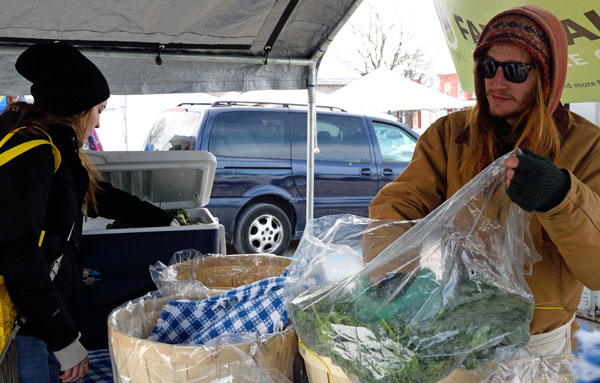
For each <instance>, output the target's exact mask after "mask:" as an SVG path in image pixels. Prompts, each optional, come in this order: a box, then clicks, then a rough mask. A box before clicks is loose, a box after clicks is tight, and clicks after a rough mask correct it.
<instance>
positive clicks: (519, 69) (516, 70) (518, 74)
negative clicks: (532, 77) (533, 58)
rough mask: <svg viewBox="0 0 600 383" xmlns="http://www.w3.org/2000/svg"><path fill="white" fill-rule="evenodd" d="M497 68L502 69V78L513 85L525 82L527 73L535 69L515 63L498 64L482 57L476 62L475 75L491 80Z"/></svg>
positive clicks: (529, 65)
mask: <svg viewBox="0 0 600 383" xmlns="http://www.w3.org/2000/svg"><path fill="white" fill-rule="evenodd" d="M499 66H500V67H502V73H503V74H504V78H505V79H507V80H508V81H510V82H514V83H521V82H523V81H525V80H527V75H529V71H530V70H531V69H533V68H535V65H534V64H525V63H520V62H517V61H506V62H500V61H496V60H494V59H491V58H489V57H483V58H480V59H479V61H478V62H477V74H479V75H480V76H482V77H485V78H492V77H494V76H495V75H496V71H497V70H498V67H499Z"/></svg>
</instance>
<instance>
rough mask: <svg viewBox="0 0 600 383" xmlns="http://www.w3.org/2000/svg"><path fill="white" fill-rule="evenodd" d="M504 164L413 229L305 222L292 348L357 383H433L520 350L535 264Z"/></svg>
mask: <svg viewBox="0 0 600 383" xmlns="http://www.w3.org/2000/svg"><path fill="white" fill-rule="evenodd" d="M507 157H508V155H507V156H504V157H502V158H500V159H498V160H497V161H495V162H494V163H493V164H491V165H490V166H489V167H488V168H486V169H485V170H484V171H483V172H482V173H480V174H479V175H478V176H477V177H475V178H474V179H473V180H471V181H470V182H469V183H468V184H467V185H465V187H463V188H462V189H461V190H459V191H458V192H457V193H456V194H455V195H454V196H453V197H452V198H450V199H449V200H448V201H446V202H445V203H443V204H442V205H441V206H439V207H438V208H437V209H436V210H435V211H433V212H432V213H431V214H429V215H428V216H427V217H425V218H423V219H422V220H420V221H418V222H416V221H406V222H385V221H375V220H368V219H366V218H360V217H354V216H329V217H323V218H319V219H315V220H314V221H313V222H309V225H308V226H307V228H306V230H305V234H304V236H303V238H302V240H301V241H300V243H299V245H298V248H297V250H296V254H295V257H294V260H293V262H292V265H291V266H290V269H289V282H288V284H287V285H286V290H285V291H286V297H285V299H286V307H287V310H288V314H289V315H290V317H291V318H292V322H293V324H294V327H295V329H296V333H297V335H298V338H299V339H300V340H302V341H303V343H304V344H305V345H306V346H307V347H308V348H309V349H311V350H312V351H314V352H316V353H317V354H319V355H323V356H327V357H329V358H331V359H332V361H333V362H334V363H335V364H336V365H338V366H340V367H342V368H343V369H344V371H345V372H346V373H347V375H348V376H349V378H350V379H352V380H353V381H361V382H374V381H378V382H387V381H389V382H392V381H393V382H419V383H423V382H435V381H437V380H439V379H440V378H443V377H444V376H447V375H448V374H449V373H450V372H451V371H452V370H453V369H455V368H456V367H458V366H460V365H463V366H465V367H467V368H470V369H472V368H475V367H476V366H478V365H484V364H486V363H487V362H488V361H489V360H491V359H492V358H493V352H494V349H495V348H496V347H499V346H505V345H511V344H526V343H527V342H528V341H529V323H530V321H531V317H532V315H533V306H534V302H533V297H532V294H531V292H530V290H529V288H528V286H527V284H526V282H525V280H524V278H523V270H524V264H525V263H533V262H535V261H537V260H539V255H538V254H537V252H536V250H535V248H534V247H533V246H532V244H531V239H530V236H529V233H528V228H529V218H530V217H529V215H528V213H526V212H525V211H523V210H522V209H520V208H519V207H518V206H517V205H515V204H512V203H511V202H510V200H509V198H508V197H507V195H506V186H505V169H504V166H503V161H504V160H505V159H506V158H507ZM402 233H404V234H403V235H401V237H400V238H398V239H397V240H395V241H394V242H393V243H392V244H391V245H389V246H387V247H386V248H385V249H384V250H383V251H382V252H381V253H379V254H378V255H377V256H376V257H375V258H374V259H372V258H373V254H367V253H365V252H366V251H368V252H372V251H373V249H376V248H377V246H376V243H377V242H378V241H381V242H383V243H390V241H389V237H386V236H389V235H394V234H396V236H397V235H400V234H402ZM373 242H375V245H373ZM332 258H334V259H335V258H337V259H338V261H336V262H333V263H332V261H331V260H332ZM362 259H365V260H370V259H372V260H371V261H370V262H368V263H367V264H366V266H362V265H361V264H360V260H362ZM336 265H337V266H336ZM344 265H351V266H350V267H349V268H348V269H344ZM334 271H335V272H334ZM344 271H345V274H344Z"/></svg>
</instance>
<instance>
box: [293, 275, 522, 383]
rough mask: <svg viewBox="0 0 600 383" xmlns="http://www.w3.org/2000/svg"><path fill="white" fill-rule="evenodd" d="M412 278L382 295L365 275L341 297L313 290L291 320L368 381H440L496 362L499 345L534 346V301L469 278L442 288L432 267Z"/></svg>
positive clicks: (305, 337) (312, 343) (309, 340)
mask: <svg viewBox="0 0 600 383" xmlns="http://www.w3.org/2000/svg"><path fill="white" fill-rule="evenodd" d="M406 281H407V279H406V278H403V279H399V280H398V281H397V283H396V288H393V287H390V288H388V289H387V290H388V291H387V292H385V293H383V294H382V293H381V291H377V289H375V288H373V286H370V284H369V283H368V280H367V279H366V278H365V277H363V278H362V279H361V278H356V279H355V280H354V281H353V283H354V286H353V288H348V289H347V290H344V293H341V294H340V293H338V294H331V291H330V290H326V289H325V290H320V291H307V292H305V293H304V294H302V297H303V298H302V299H295V300H294V301H292V302H291V307H290V317H291V318H292V320H293V323H294V326H295V329H296V332H297V334H298V336H299V338H300V339H302V341H303V342H304V343H305V344H306V345H307V347H309V348H311V349H313V350H314V351H316V352H317V353H319V354H321V355H326V356H329V357H331V359H332V360H333V362H334V363H335V364H336V365H338V366H340V367H342V368H343V369H344V370H345V371H346V372H347V373H348V374H352V375H355V376H357V377H358V378H359V380H360V381H361V382H365V383H366V382H374V381H377V382H415V383H417V382H418V383H426V382H435V381H437V380H439V379H441V378H443V377H444V376H446V375H447V374H449V373H450V372H451V371H452V370H453V369H455V368H456V367H458V366H459V365H461V364H463V365H464V366H465V367H466V368H471V369H472V368H475V367H476V365H477V364H479V363H484V362H487V361H489V360H490V359H491V357H493V350H494V348H496V347H498V346H499V345H506V344H517V343H522V344H525V343H527V342H528V341H529V322H530V320H531V316H532V314H533V303H532V302H530V301H528V300H526V299H524V298H522V297H519V296H510V295H508V294H506V293H505V292H503V291H501V290H500V289H498V288H497V287H495V286H492V285H489V284H486V283H482V282H481V281H478V282H475V281H471V280H470V279H468V278H465V279H464V280H461V281H459V282H456V283H454V284H450V283H449V284H447V285H445V286H440V285H439V282H438V281H436V280H435V276H434V274H433V273H432V272H431V271H430V270H427V269H423V270H422V271H421V273H419V274H418V275H417V276H416V277H415V278H414V279H412V280H410V281H409V283H410V285H408V286H404V284H406ZM442 289H443V291H444V294H443V296H444V299H442ZM396 290H397V291H400V292H401V293H400V294H399V295H398V296H394V295H393V294H392V295H390V294H389V292H394V291H396ZM336 291H337V290H336ZM442 300H443V301H444V303H443V307H442Z"/></svg>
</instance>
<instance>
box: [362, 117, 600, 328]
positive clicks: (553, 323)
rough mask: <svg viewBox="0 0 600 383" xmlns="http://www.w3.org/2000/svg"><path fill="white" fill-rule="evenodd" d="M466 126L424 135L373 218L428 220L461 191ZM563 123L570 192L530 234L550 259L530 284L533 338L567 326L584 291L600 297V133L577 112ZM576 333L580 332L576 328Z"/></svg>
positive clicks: (445, 123) (561, 162) (462, 121)
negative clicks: (461, 164) (438, 208)
mask: <svg viewBox="0 0 600 383" xmlns="http://www.w3.org/2000/svg"><path fill="white" fill-rule="evenodd" d="M467 118H468V112H467V111H462V112H457V113H453V114H451V115H449V116H446V117H443V118H441V119H439V120H437V121H436V122H435V123H434V124H433V125H432V126H431V127H430V128H429V129H427V131H425V133H424V134H423V135H422V136H421V137H420V139H419V141H418V143H417V147H416V149H415V152H414V156H413V158H412V161H411V162H410V164H409V166H408V167H407V168H406V170H404V172H402V174H401V175H400V176H399V177H398V178H397V179H396V180H395V181H393V182H391V183H389V184H388V185H386V186H385V187H384V188H383V189H382V190H381V191H380V192H379V193H378V194H377V196H376V197H375V198H374V199H373V201H372V203H371V205H370V207H369V215H370V218H373V219H381V220H383V219H385V220H409V219H410V220H412V219H419V218H423V217H425V216H426V215H427V214H429V213H430V212H431V211H432V210H434V209H435V208H436V207H437V206H439V205H440V204H441V203H443V202H444V201H445V200H447V199H448V198H450V197H451V196H452V195H453V194H454V193H456V192H457V191H458V190H459V189H460V188H461V186H462V184H461V182H460V181H459V177H458V169H459V164H460V163H461V160H462V158H463V154H464V149H465V148H466V145H467V142H465V140H464V139H461V138H460V136H461V135H464V132H465V129H466V127H467V122H466V121H467ZM564 120H565V121H563V125H565V124H566V125H567V126H568V129H565V130H566V131H565V141H564V143H563V145H562V147H561V152H560V154H559V156H558V157H557V158H556V159H555V164H556V165H557V166H558V167H559V168H562V169H567V170H568V171H569V174H570V176H571V188H570V190H569V192H568V193H567V195H566V197H565V198H564V200H563V201H562V202H561V203H560V204H559V205H557V206H556V207H554V208H552V209H551V210H549V211H547V212H544V213H541V212H534V213H533V214H532V220H531V226H530V229H531V234H532V237H533V239H534V243H535V246H536V248H537V250H538V252H539V253H540V255H541V256H542V257H543V259H542V260H541V261H539V262H537V263H535V264H534V265H533V270H532V275H530V276H528V275H526V276H525V280H526V281H527V283H528V285H529V287H530V288H531V291H532V292H533V295H534V299H535V303H536V309H535V311H534V316H533V320H532V322H531V327H530V332H531V334H532V335H533V334H539V333H543V332H548V331H551V330H553V329H555V328H557V327H559V326H561V325H562V324H564V323H567V322H568V321H569V320H570V319H571V318H572V317H573V314H574V313H575V310H576V309H577V305H578V303H579V300H580V297H581V292H582V290H583V285H585V286H587V287H588V288H590V289H592V290H599V289H600V128H598V127H597V126H595V125H593V124H592V123H590V122H589V121H587V120H585V119H584V118H582V117H581V116H578V115H577V114H575V113H571V112H568V119H566V118H565V119H564ZM388 238H389V241H391V240H392V237H386V239H388ZM388 244H389V243H377V244H374V245H373V244H372V245H371V246H372V248H371V249H373V248H376V249H375V250H374V251H376V252H378V251H379V250H382V249H383V248H385V247H386V246H387V245H388ZM366 260H367V261H368V260H370V259H366ZM573 326H574V327H573V330H575V329H576V328H577V324H576V321H575V322H574V325H573Z"/></svg>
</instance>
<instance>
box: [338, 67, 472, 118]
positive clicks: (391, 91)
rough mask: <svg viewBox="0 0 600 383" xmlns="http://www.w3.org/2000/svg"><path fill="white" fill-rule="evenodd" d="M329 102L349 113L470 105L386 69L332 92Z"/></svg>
mask: <svg viewBox="0 0 600 383" xmlns="http://www.w3.org/2000/svg"><path fill="white" fill-rule="evenodd" d="M329 100H330V101H332V102H335V103H336V104H337V105H339V106H341V107H343V108H345V109H348V110H350V111H351V110H355V109H372V110H377V111H380V112H394V111H398V110H423V109H430V110H433V109H461V108H464V107H467V106H469V105H470V104H469V103H468V102H465V101H462V100H459V99H457V98H454V97H450V96H447V95H445V94H443V93H440V92H436V91H435V90H433V89H431V88H427V87H426V86H423V85H421V84H418V83H416V82H414V81H411V80H409V79H407V78H405V77H403V76H401V75H399V74H398V73H395V72H392V71H390V70H389V69H387V68H379V69H376V70H374V71H373V72H371V73H369V74H367V75H365V76H363V77H361V78H360V79H358V80H356V81H354V82H352V83H350V84H348V85H346V86H345V87H343V88H341V89H339V90H337V91H335V92H333V93H331V94H330V95H329Z"/></svg>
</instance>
